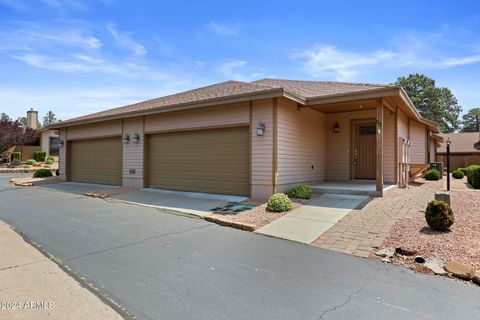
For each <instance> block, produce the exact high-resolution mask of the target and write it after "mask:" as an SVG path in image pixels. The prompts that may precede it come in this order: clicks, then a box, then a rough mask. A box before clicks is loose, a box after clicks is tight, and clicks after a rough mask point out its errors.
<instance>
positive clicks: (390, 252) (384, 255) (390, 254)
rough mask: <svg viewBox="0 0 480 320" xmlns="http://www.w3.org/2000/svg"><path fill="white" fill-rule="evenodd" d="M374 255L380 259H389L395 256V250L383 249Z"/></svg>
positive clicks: (391, 248)
mask: <svg viewBox="0 0 480 320" xmlns="http://www.w3.org/2000/svg"><path fill="white" fill-rule="evenodd" d="M375 255H377V256H379V257H382V258H391V257H393V256H394V255H395V248H393V247H390V248H385V249H382V250H379V251H377V252H375Z"/></svg>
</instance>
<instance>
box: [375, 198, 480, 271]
mask: <svg viewBox="0 0 480 320" xmlns="http://www.w3.org/2000/svg"><path fill="white" fill-rule="evenodd" d="M451 202H452V209H453V212H454V215H455V223H454V224H453V226H452V227H451V231H449V232H439V231H434V230H432V229H430V228H429V227H428V225H427V223H426V221H425V217H424V216H423V214H424V213H423V212H420V213H419V214H418V215H417V216H415V217H413V218H411V219H404V220H401V221H399V222H397V223H396V224H395V225H394V227H393V228H392V231H391V232H390V234H389V236H388V238H387V239H386V241H385V242H384V243H383V245H382V247H406V248H412V249H415V250H417V251H418V254H419V255H421V256H423V257H425V258H429V257H438V258H444V259H446V260H456V261H458V262H460V263H463V264H467V265H471V266H473V267H474V268H475V269H476V270H480V192H479V191H452V192H451ZM425 207H426V204H425ZM393 262H394V263H396V264H401V265H406V266H408V267H413V266H414V263H413V261H412V259H407V260H403V259H394V260H393ZM418 271H421V270H418Z"/></svg>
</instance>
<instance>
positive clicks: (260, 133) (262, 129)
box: [257, 121, 265, 136]
mask: <svg viewBox="0 0 480 320" xmlns="http://www.w3.org/2000/svg"><path fill="white" fill-rule="evenodd" d="M264 133H265V123H264V122H263V121H260V123H259V124H258V125H257V136H263V134H264Z"/></svg>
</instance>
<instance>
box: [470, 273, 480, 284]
mask: <svg viewBox="0 0 480 320" xmlns="http://www.w3.org/2000/svg"><path fill="white" fill-rule="evenodd" d="M472 281H473V283H475V284H478V285H479V286H480V271H477V272H475V274H474V275H473V277H472Z"/></svg>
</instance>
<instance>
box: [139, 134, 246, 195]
mask: <svg viewBox="0 0 480 320" xmlns="http://www.w3.org/2000/svg"><path fill="white" fill-rule="evenodd" d="M148 159H149V172H150V174H149V181H150V187H152V188H160V189H171V190H181V191H195V192H208V193H219V194H232V195H246V196H248V195H249V131H248V127H236V128H224V129H212V130H198V131H188V132H173V133H161V134H154V135H151V136H150V138H149V158H148Z"/></svg>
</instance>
